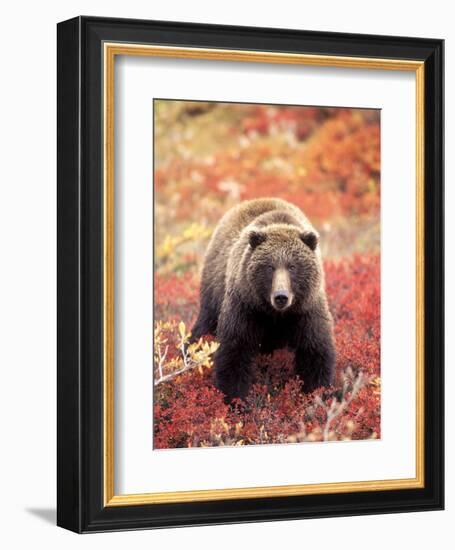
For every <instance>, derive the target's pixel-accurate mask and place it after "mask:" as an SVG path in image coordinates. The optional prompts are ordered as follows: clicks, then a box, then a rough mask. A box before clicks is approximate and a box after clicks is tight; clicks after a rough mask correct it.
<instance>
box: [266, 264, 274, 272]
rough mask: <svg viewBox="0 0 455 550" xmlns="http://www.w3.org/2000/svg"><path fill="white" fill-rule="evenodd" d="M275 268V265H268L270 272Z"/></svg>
mask: <svg viewBox="0 0 455 550" xmlns="http://www.w3.org/2000/svg"><path fill="white" fill-rule="evenodd" d="M274 269H275V268H274V267H273V265H268V266H267V271H268V272H269V273H272V271H274Z"/></svg>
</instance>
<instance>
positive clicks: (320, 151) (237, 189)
mask: <svg viewBox="0 0 455 550" xmlns="http://www.w3.org/2000/svg"><path fill="white" fill-rule="evenodd" d="M241 131H242V132H243V133H244V135H243V136H241V137H240V138H239V140H241V139H242V138H243V139H244V140H245V142H240V144H239V145H237V146H236V147H231V148H223V149H220V150H218V151H217V152H216V153H215V154H214V155H212V156H208V157H205V158H204V157H191V156H189V157H182V156H178V155H176V156H175V157H173V159H172V161H170V162H169V163H167V164H166V165H164V166H162V167H160V168H159V169H157V170H156V171H155V189H156V193H157V195H156V196H157V200H158V201H161V202H162V203H163V204H167V198H166V197H167V194H170V193H172V194H173V201H172V204H173V208H175V217H176V218H178V219H185V220H191V219H194V215H195V213H197V216H198V219H203V220H205V221H206V222H208V223H209V224H211V223H214V222H216V221H217V220H218V219H219V217H220V215H221V214H222V213H224V211H225V209H226V199H227V198H229V197H230V196H231V197H235V201H238V200H244V199H251V198H258V197H266V196H274V197H281V198H283V199H286V200H290V201H291V202H293V203H294V204H296V205H297V206H299V207H301V208H302V209H303V210H304V212H305V213H306V214H307V215H308V216H309V217H310V219H312V220H313V221H315V220H319V221H321V220H327V219H330V218H333V217H337V216H350V215H359V214H370V215H371V214H373V213H377V212H378V211H379V204H380V194H379V187H380V181H379V172H380V129H379V121H378V119H377V118H376V115H375V113H374V111H359V110H355V109H321V108H312V107H305V108H296V107H282V108H280V109H278V108H274V107H270V106H264V105H259V106H253V107H252V109H251V113H250V115H249V116H247V117H246V118H244V119H243V120H242V123H241ZM277 132H278V133H279V135H280V136H281V137H280V138H279V139H278V138H277V137H276V135H275V134H276V133H277ZM257 135H258V136H259V137H260V138H261V139H256V137H255V136H257ZM264 135H266V136H267V135H270V138H269V139H265V138H264ZM283 136H287V138H286V139H285V137H283ZM175 194H177V196H178V200H175V199H176V196H175Z"/></svg>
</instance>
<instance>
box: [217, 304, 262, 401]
mask: <svg viewBox="0 0 455 550" xmlns="http://www.w3.org/2000/svg"><path fill="white" fill-rule="evenodd" d="M259 337H260V336H259V334H258V327H257V326H255V324H254V323H253V322H251V320H250V319H249V318H248V315H247V314H246V313H245V312H244V311H243V308H242V306H241V304H240V303H239V302H238V301H236V300H235V301H234V300H232V299H230V300H229V301H228V302H227V303H225V304H223V308H222V311H221V315H220V318H219V322H218V329H217V340H218V342H219V344H220V347H219V348H218V350H217V352H216V353H215V385H216V387H217V388H218V389H219V390H220V391H222V392H223V393H224V395H225V398H226V399H225V400H226V402H230V401H231V400H232V399H233V398H235V397H239V398H240V399H243V398H245V397H246V395H247V393H248V390H249V388H250V384H251V378H252V376H251V363H252V361H253V358H254V357H255V355H256V354H257V353H258V351H259Z"/></svg>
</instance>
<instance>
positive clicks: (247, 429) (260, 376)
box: [57, 17, 444, 532]
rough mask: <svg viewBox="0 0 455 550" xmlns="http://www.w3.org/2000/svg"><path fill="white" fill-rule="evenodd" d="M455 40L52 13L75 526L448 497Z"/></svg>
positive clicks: (62, 415)
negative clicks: (447, 93)
mask: <svg viewBox="0 0 455 550" xmlns="http://www.w3.org/2000/svg"><path fill="white" fill-rule="evenodd" d="M443 250H444V248H443V41H441V40H435V39H422V38H399V37H386V36H366V35H348V34H338V33H321V32H307V31H291V30H278V29H262V28H246V27H228V26H218V25H216V26H214V25H199V24H188V23H171V22H157V21H138V20H121V19H104V18H93V17H78V18H75V19H72V20H69V21H65V22H63V23H60V24H59V25H58V520H57V522H58V525H60V526H62V527H65V528H67V529H71V530H73V531H76V532H94V531H109V530H119V529H138V528H152V527H166V526H169V527H171V526H184V525H200V524H214V523H233V522H251V521H268V520H279V519H297V518H314V517H324V516H341V515H354V514H359V515H360V514H373V513H386V512H388V513H390V512H404V511H419V510H437V509H442V508H443V492H444V491H443V479H444V455H443V410H444V402H443V328H444V316H443Z"/></svg>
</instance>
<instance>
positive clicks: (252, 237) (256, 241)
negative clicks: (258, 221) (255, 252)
mask: <svg viewBox="0 0 455 550" xmlns="http://www.w3.org/2000/svg"><path fill="white" fill-rule="evenodd" d="M266 238H267V235H266V234H265V233H264V232H263V231H257V230H256V231H251V232H250V234H249V236H248V239H249V242H250V246H251V248H253V249H255V248H256V247H257V246H259V245H260V244H262V243H263V242H264V241H265V239H266Z"/></svg>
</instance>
